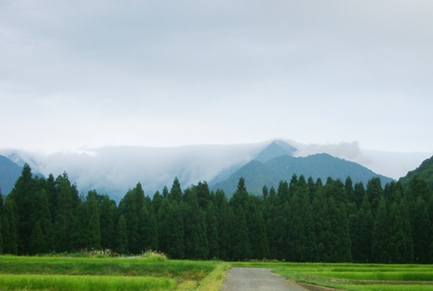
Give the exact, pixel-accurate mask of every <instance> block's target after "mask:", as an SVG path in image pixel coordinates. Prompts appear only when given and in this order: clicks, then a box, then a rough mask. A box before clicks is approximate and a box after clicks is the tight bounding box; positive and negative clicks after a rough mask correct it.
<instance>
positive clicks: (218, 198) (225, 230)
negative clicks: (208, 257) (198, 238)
mask: <svg viewBox="0 0 433 291" xmlns="http://www.w3.org/2000/svg"><path fill="white" fill-rule="evenodd" d="M215 203H216V211H217V223H218V248H219V255H218V256H217V257H218V258H220V259H222V260H229V259H230V255H231V246H232V243H231V239H232V238H231V228H232V224H231V223H232V218H231V215H233V213H232V212H231V208H229V203H228V201H227V199H226V197H225V193H224V191H222V190H217V191H216V193H215Z"/></svg>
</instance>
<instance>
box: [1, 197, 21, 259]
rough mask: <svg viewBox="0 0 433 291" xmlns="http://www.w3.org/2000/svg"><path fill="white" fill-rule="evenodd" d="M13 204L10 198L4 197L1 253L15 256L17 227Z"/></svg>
mask: <svg viewBox="0 0 433 291" xmlns="http://www.w3.org/2000/svg"><path fill="white" fill-rule="evenodd" d="M16 217H17V215H16V212H15V202H14V201H13V199H12V198H11V197H10V196H7V197H6V201H5V205H4V212H3V224H2V226H3V227H2V230H3V253H5V254H12V255H16V254H17V250H18V245H17V225H16Z"/></svg>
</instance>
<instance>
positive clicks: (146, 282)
mask: <svg viewBox="0 0 433 291" xmlns="http://www.w3.org/2000/svg"><path fill="white" fill-rule="evenodd" d="M228 267H229V265H228V264H226V263H222V262H217V261H182V260H179V261H177V260H176V261H175V260H167V259H165V258H162V257H158V256H155V257H139V258H70V257H67V258H65V257H15V256H0V290H59V291H60V290H65V291H66V290H68V291H69V290H196V289H199V290H219V289H220V287H221V284H222V278H223V275H224V272H225V270H227V269H228Z"/></svg>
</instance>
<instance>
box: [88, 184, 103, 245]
mask: <svg viewBox="0 0 433 291" xmlns="http://www.w3.org/2000/svg"><path fill="white" fill-rule="evenodd" d="M86 200H87V201H86V208H87V209H86V210H87V217H88V221H87V228H88V229H89V238H88V245H87V247H88V248H90V249H96V250H98V249H101V224H100V216H99V207H98V202H97V193H96V191H89V193H88V194H87V199H86Z"/></svg>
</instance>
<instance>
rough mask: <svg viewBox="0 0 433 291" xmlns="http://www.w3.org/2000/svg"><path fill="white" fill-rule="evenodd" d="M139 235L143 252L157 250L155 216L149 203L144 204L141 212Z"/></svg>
mask: <svg viewBox="0 0 433 291" xmlns="http://www.w3.org/2000/svg"><path fill="white" fill-rule="evenodd" d="M140 217H141V229H142V230H141V233H142V239H143V245H144V249H145V250H149V249H151V250H157V249H158V233H157V225H156V219H155V214H154V212H153V208H152V206H151V205H150V203H145V205H144V206H143V208H142V211H141V215H140Z"/></svg>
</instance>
